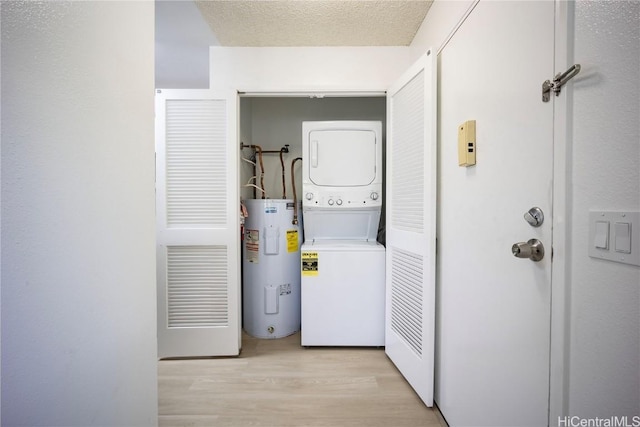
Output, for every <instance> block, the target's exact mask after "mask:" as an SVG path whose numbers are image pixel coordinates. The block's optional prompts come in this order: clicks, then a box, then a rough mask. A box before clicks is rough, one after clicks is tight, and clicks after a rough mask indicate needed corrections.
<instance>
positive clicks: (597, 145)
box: [568, 1, 640, 420]
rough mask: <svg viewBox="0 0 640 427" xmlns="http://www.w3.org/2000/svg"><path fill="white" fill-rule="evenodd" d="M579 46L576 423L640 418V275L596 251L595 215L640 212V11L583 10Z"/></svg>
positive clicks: (573, 263)
mask: <svg viewBox="0 0 640 427" xmlns="http://www.w3.org/2000/svg"><path fill="white" fill-rule="evenodd" d="M573 41H574V43H575V45H574V62H577V63H580V64H581V65H582V71H581V73H580V74H579V75H578V76H577V77H576V78H575V79H574V80H575V82H574V83H573V103H572V105H573V116H572V117H570V118H569V120H570V122H572V123H570V127H571V129H572V132H573V138H572V141H571V145H570V150H571V154H570V159H571V166H570V170H569V183H570V185H571V188H572V189H573V191H572V192H571V195H570V196H571V198H570V201H569V204H570V218H571V222H570V224H571V225H570V251H571V253H570V265H569V277H570V286H571V288H570V291H571V293H570V295H571V301H570V303H571V308H570V316H571V317H570V348H569V349H570V376H569V387H570V392H569V402H568V403H569V415H577V416H581V417H595V416H598V417H601V418H602V417H609V416H613V415H620V416H622V415H628V416H632V415H640V267H634V266H630V265H625V264H618V263H613V262H607V261H602V260H598V259H593V258H590V257H589V256H588V253H587V250H588V245H589V241H588V230H589V228H588V221H587V218H588V213H589V209H602V210H635V211H637V210H640V3H639V2H637V1H621V2H591V1H589V2H587V1H578V2H576V3H575V36H574V39H573ZM637 243H640V242H637ZM630 420H631V419H630Z"/></svg>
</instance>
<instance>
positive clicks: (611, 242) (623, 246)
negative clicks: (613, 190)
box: [589, 211, 640, 266]
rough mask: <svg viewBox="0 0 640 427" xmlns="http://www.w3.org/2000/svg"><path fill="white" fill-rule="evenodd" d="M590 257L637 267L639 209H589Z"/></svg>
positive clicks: (639, 263) (639, 256)
mask: <svg viewBox="0 0 640 427" xmlns="http://www.w3.org/2000/svg"><path fill="white" fill-rule="evenodd" d="M589 256H590V257H593V258H599V259H604V260H608V261H614V262H620V263H623V264H631V265H637V266H640V212H629V211H589Z"/></svg>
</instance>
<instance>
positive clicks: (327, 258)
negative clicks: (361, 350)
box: [301, 240, 385, 346]
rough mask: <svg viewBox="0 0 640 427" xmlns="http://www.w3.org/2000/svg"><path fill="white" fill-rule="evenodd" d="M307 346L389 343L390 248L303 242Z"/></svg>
mask: <svg viewBox="0 0 640 427" xmlns="http://www.w3.org/2000/svg"><path fill="white" fill-rule="evenodd" d="M301 251H302V254H303V260H302V266H303V267H302V269H303V271H302V280H301V282H302V305H301V313H302V319H301V320H302V323H301V330H302V334H301V343H302V345H303V346H383V345H384V312H385V310H384V309H385V305H384V297H385V295H384V275H385V266H384V260H385V249H384V246H382V245H381V244H380V243H377V242H375V241H374V242H367V241H354V240H319V241H315V242H311V243H305V244H303V245H302V249H301Z"/></svg>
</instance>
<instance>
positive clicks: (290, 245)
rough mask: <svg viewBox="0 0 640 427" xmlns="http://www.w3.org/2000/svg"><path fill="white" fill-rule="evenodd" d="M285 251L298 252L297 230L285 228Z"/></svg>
mask: <svg viewBox="0 0 640 427" xmlns="http://www.w3.org/2000/svg"><path fill="white" fill-rule="evenodd" d="M287 252H289V253H292V252H298V230H287Z"/></svg>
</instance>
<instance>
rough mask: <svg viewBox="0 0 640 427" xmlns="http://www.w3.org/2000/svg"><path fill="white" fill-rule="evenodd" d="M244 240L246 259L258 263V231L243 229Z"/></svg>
mask: <svg viewBox="0 0 640 427" xmlns="http://www.w3.org/2000/svg"><path fill="white" fill-rule="evenodd" d="M244 241H245V249H246V250H245V254H246V257H247V261H249V262H251V263H254V264H257V263H258V259H259V257H258V255H259V252H260V233H259V231H258V230H248V229H247V230H245V231H244Z"/></svg>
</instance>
